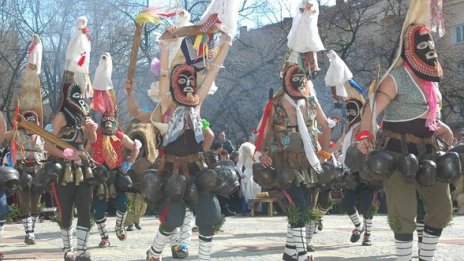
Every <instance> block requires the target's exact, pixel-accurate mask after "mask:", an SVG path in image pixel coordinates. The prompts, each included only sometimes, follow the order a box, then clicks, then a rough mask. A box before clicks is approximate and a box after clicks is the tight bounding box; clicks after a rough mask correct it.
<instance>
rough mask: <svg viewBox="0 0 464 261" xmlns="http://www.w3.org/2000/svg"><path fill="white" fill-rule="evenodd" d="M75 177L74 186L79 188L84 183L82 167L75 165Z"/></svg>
mask: <svg viewBox="0 0 464 261" xmlns="http://www.w3.org/2000/svg"><path fill="white" fill-rule="evenodd" d="M74 173H75V176H76V186H79V185H80V184H81V182H83V181H84V173H82V166H79V165H77V166H76V170H75V171H74Z"/></svg>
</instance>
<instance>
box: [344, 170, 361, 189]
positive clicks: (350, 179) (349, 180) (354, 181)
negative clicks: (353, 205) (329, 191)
mask: <svg viewBox="0 0 464 261" xmlns="http://www.w3.org/2000/svg"><path fill="white" fill-rule="evenodd" d="M358 186H359V175H358V174H357V173H356V172H351V173H350V174H348V175H347V177H346V180H345V188H346V189H352V190H355V189H357V188H358Z"/></svg>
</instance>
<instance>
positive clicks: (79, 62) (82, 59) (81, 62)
mask: <svg viewBox="0 0 464 261" xmlns="http://www.w3.org/2000/svg"><path fill="white" fill-rule="evenodd" d="M84 62H85V53H84V54H81V58H80V59H79V61H78V62H77V64H78V65H79V66H82V65H84Z"/></svg>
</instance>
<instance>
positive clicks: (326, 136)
mask: <svg viewBox="0 0 464 261" xmlns="http://www.w3.org/2000/svg"><path fill="white" fill-rule="evenodd" d="M316 104H317V105H316V106H317V108H316V121H317V123H318V124H319V126H321V128H322V134H321V137H322V142H321V147H322V150H323V151H326V152H329V145H330V135H331V133H332V129H331V128H330V126H329V123H328V122H327V116H325V113H324V111H323V110H322V108H321V105H320V104H319V102H317V103H316Z"/></svg>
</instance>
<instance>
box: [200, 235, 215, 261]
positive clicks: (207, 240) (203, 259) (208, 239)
mask: <svg viewBox="0 0 464 261" xmlns="http://www.w3.org/2000/svg"><path fill="white" fill-rule="evenodd" d="M198 239H199V240H200V243H199V246H198V247H199V249H198V260H199V261H207V260H210V256H211V247H212V245H213V242H212V241H213V236H203V235H199V236H198Z"/></svg>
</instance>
